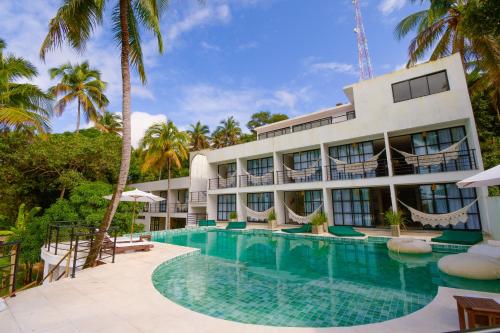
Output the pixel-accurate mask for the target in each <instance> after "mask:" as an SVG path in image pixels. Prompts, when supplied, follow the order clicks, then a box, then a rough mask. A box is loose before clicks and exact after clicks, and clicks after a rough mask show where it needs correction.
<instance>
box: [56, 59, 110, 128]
mask: <svg viewBox="0 0 500 333" xmlns="http://www.w3.org/2000/svg"><path fill="white" fill-rule="evenodd" d="M49 73H50V78H51V79H55V78H57V79H59V82H58V83H57V84H56V85H55V86H53V87H51V88H50V90H49V91H50V93H51V94H53V95H54V96H56V97H57V96H61V98H60V99H59V100H58V101H57V103H56V104H55V106H54V113H55V114H56V115H57V116H60V115H62V113H63V112H64V111H65V110H66V107H67V106H68V104H70V103H72V102H74V101H76V102H77V109H76V110H77V116H76V132H78V131H79V130H80V118H81V115H80V114H81V112H82V111H83V114H84V116H85V120H86V121H87V122H89V121H92V122H94V123H95V122H97V120H98V118H99V113H100V111H102V110H103V109H104V107H106V106H107V105H108V104H109V101H108V98H107V97H106V95H105V94H104V90H106V82H104V81H102V80H101V72H99V71H98V70H97V69H94V68H91V67H90V65H89V63H88V62H87V61H84V62H83V63H81V64H75V65H72V64H70V63H67V64H64V65H61V66H59V67H54V68H51V69H50V70H49Z"/></svg>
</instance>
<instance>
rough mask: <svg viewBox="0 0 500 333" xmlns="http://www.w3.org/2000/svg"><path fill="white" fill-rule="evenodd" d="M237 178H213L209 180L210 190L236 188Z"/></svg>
mask: <svg viewBox="0 0 500 333" xmlns="http://www.w3.org/2000/svg"><path fill="white" fill-rule="evenodd" d="M236 185H237V178H236V176H229V177H227V178H222V177H218V178H212V179H209V180H208V189H209V190H218V189H224V188H232V187H236Z"/></svg>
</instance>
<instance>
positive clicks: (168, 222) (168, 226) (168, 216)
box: [167, 162, 170, 229]
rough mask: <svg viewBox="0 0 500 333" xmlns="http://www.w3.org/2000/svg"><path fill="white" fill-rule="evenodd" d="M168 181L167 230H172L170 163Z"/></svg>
mask: <svg viewBox="0 0 500 333" xmlns="http://www.w3.org/2000/svg"><path fill="white" fill-rule="evenodd" d="M167 165H168V166H167V168H168V179H167V229H170V207H169V206H170V162H168V164H167Z"/></svg>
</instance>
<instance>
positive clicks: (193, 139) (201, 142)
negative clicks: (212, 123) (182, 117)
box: [187, 121, 210, 151]
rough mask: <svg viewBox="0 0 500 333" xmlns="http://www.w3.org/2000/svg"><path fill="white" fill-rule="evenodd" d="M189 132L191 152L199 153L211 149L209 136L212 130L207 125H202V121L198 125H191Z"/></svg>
mask: <svg viewBox="0 0 500 333" xmlns="http://www.w3.org/2000/svg"><path fill="white" fill-rule="evenodd" d="M187 132H188V134H189V140H190V147H191V150H193V151H197V150H202V149H207V148H209V147H210V142H209V136H208V135H209V133H210V130H209V129H208V126H207V125H202V124H201V122H200V121H197V122H196V124H194V125H193V124H191V128H190V129H188V131H187Z"/></svg>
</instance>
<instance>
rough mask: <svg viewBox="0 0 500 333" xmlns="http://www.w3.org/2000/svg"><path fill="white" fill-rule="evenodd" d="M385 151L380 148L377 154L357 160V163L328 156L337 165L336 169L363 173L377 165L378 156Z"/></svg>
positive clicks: (375, 167)
mask: <svg viewBox="0 0 500 333" xmlns="http://www.w3.org/2000/svg"><path fill="white" fill-rule="evenodd" d="M384 151H385V148H384V149H382V150H381V151H380V152H379V153H378V154H377V155H374V156H373V157H372V158H370V159H369V160H367V161H364V162H357V163H347V162H344V161H341V160H338V159H336V158H333V157H331V156H328V157H329V158H330V160H331V161H332V162H334V163H335V164H336V166H337V171H340V172H347V173H352V174H364V173H365V172H367V171H373V170H375V169H377V167H378V158H379V157H380V155H382V153H383V152H384Z"/></svg>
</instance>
